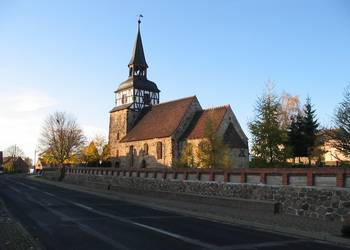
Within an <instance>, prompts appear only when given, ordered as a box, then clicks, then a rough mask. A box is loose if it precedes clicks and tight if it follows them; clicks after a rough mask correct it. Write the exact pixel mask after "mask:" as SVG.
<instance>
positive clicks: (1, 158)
mask: <svg viewBox="0 0 350 250" xmlns="http://www.w3.org/2000/svg"><path fill="white" fill-rule="evenodd" d="M3 163H4V155H3V152H2V151H0V171H3Z"/></svg>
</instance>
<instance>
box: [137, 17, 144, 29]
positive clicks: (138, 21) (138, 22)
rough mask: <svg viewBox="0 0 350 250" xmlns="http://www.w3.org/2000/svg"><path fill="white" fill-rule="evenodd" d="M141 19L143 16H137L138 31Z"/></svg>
mask: <svg viewBox="0 0 350 250" xmlns="http://www.w3.org/2000/svg"><path fill="white" fill-rule="evenodd" d="M142 17H143V15H141V14H140V15H139V19H138V20H137V24H138V29H139V30H140V24H141V18H142Z"/></svg>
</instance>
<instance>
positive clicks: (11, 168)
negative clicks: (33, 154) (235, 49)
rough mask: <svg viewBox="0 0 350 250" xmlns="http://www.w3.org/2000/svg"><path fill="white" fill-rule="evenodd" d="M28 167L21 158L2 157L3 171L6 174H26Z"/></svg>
mask: <svg viewBox="0 0 350 250" xmlns="http://www.w3.org/2000/svg"><path fill="white" fill-rule="evenodd" d="M29 168H30V166H29V165H28V164H27V163H26V162H25V161H24V160H23V159H22V158H21V157H12V156H10V157H4V162H3V169H4V171H6V172H15V173H28V172H29Z"/></svg>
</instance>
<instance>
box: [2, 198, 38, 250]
mask: <svg viewBox="0 0 350 250" xmlns="http://www.w3.org/2000/svg"><path fill="white" fill-rule="evenodd" d="M0 249H3V250H29V249H31V250H35V249H41V248H39V247H38V246H37V244H36V243H35V240H34V239H33V238H32V237H31V235H30V234H29V233H28V232H27V231H26V230H25V228H24V227H23V226H22V225H21V224H20V223H19V222H18V221H16V220H15V218H13V216H12V215H11V213H10V212H9V211H8V210H7V208H6V206H5V203H4V202H3V200H1V198H0Z"/></svg>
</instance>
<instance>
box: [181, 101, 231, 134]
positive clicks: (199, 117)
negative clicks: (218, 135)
mask: <svg viewBox="0 0 350 250" xmlns="http://www.w3.org/2000/svg"><path fill="white" fill-rule="evenodd" d="M228 109H229V106H228V105H227V106H221V107H216V108H210V109H206V110H202V111H198V112H197V114H196V115H195V116H194V118H193V120H192V122H191V124H190V126H189V128H188V130H187V131H186V132H185V134H184V137H185V138H187V139H198V138H203V137H204V134H205V127H206V123H207V121H208V119H211V120H212V122H213V126H214V129H215V130H217V129H218V128H219V126H220V124H221V122H222V120H223V119H224V116H225V114H226V112H227V110H228Z"/></svg>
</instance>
